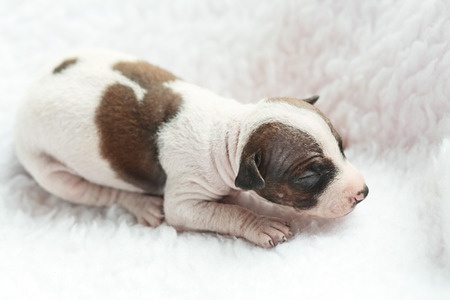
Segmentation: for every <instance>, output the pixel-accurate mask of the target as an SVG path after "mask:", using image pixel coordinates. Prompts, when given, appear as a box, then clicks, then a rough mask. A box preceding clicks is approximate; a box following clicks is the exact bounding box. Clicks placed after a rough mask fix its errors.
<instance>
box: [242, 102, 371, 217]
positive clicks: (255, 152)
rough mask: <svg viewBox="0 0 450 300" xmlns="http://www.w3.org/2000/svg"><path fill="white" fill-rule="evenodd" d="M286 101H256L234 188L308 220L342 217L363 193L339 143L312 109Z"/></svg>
mask: <svg viewBox="0 0 450 300" xmlns="http://www.w3.org/2000/svg"><path fill="white" fill-rule="evenodd" d="M317 99H318V97H312V98H309V99H306V100H297V99H291V98H277V99H269V100H264V101H262V102H260V103H259V104H258V105H257V106H256V108H255V109H256V110H255V111H254V112H253V117H252V118H249V119H248V120H247V121H246V122H247V123H248V124H250V125H249V132H250V134H249V136H248V140H246V142H245V144H244V146H243V148H242V152H241V157H240V165H239V172H238V174H237V177H236V180H235V185H236V187H238V188H241V189H244V190H254V191H255V192H256V193H257V194H259V195H260V196H262V197H263V198H265V199H267V200H268V201H271V202H274V203H277V204H280V205H285V206H290V207H293V208H294V209H296V210H302V211H305V212H306V213H308V214H310V215H314V216H319V217H324V218H335V217H340V216H344V215H346V214H348V213H349V212H351V211H352V210H353V208H354V207H355V206H356V204H358V203H359V202H361V201H362V200H363V199H364V198H365V197H366V196H367V194H368V188H367V186H366V184H365V182H364V178H363V176H362V175H361V173H360V172H359V171H358V170H356V168H355V167H353V166H352V165H351V164H350V163H349V162H348V160H347V159H346V157H345V154H344V151H343V146H342V139H341V137H340V136H339V134H338V133H337V131H336V130H335V129H334V127H333V126H332V125H331V123H330V121H329V120H328V119H327V118H326V117H325V116H324V115H323V114H322V113H321V112H320V111H319V110H318V109H317V108H315V107H314V106H313V104H314V103H315V102H316V101H317Z"/></svg>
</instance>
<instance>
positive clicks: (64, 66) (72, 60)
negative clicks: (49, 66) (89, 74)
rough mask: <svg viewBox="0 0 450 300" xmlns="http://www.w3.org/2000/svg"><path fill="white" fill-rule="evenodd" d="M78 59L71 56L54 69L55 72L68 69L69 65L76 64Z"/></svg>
mask: <svg viewBox="0 0 450 300" xmlns="http://www.w3.org/2000/svg"><path fill="white" fill-rule="evenodd" d="M77 61H78V59H77V58H69V59H66V60H64V61H63V62H62V63H60V64H59V65H58V66H57V67H56V68H54V69H53V74H58V73H61V72H62V71H64V70H65V69H67V68H68V67H70V66H72V65H74V64H75V63H76V62H77Z"/></svg>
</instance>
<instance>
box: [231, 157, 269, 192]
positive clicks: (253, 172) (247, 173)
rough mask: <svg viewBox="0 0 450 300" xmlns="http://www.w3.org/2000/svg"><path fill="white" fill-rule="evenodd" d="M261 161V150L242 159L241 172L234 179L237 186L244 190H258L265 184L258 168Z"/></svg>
mask: <svg viewBox="0 0 450 300" xmlns="http://www.w3.org/2000/svg"><path fill="white" fill-rule="evenodd" d="M260 162H261V152H256V153H254V154H252V155H250V156H248V157H246V158H244V159H242V160H241V165H240V166H239V172H238V175H237V177H236V179H235V181H234V184H235V185H236V187H238V188H241V189H243V190H256V189H262V188H263V187H264V186H265V182H264V179H263V178H262V176H261V174H260V173H259V170H258V166H259V163H260Z"/></svg>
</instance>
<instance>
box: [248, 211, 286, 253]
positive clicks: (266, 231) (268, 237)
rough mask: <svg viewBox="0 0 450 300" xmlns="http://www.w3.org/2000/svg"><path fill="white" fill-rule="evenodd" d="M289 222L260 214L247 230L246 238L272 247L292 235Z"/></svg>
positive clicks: (263, 245) (265, 246) (262, 245)
mask: <svg viewBox="0 0 450 300" xmlns="http://www.w3.org/2000/svg"><path fill="white" fill-rule="evenodd" d="M292 235H293V234H292V232H291V229H290V225H289V223H287V222H285V221H283V220H281V219H278V218H269V217H262V216H259V217H258V218H256V219H255V220H254V221H253V222H252V223H251V224H249V227H248V230H247V231H246V234H245V238H246V239H248V240H249V241H250V242H253V243H255V244H256V245H259V246H261V247H264V248H272V247H275V246H276V245H278V244H279V243H283V242H285V241H287V240H288V238H290V237H292Z"/></svg>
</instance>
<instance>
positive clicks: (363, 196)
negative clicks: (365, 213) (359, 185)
mask: <svg viewBox="0 0 450 300" xmlns="http://www.w3.org/2000/svg"><path fill="white" fill-rule="evenodd" d="M368 194H369V188H368V187H367V185H366V186H365V187H364V189H363V190H362V191H360V192H359V193H358V194H356V197H355V200H356V202H357V203H358V202H361V201H363V200H364V199H366V197H367V195H368Z"/></svg>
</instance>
